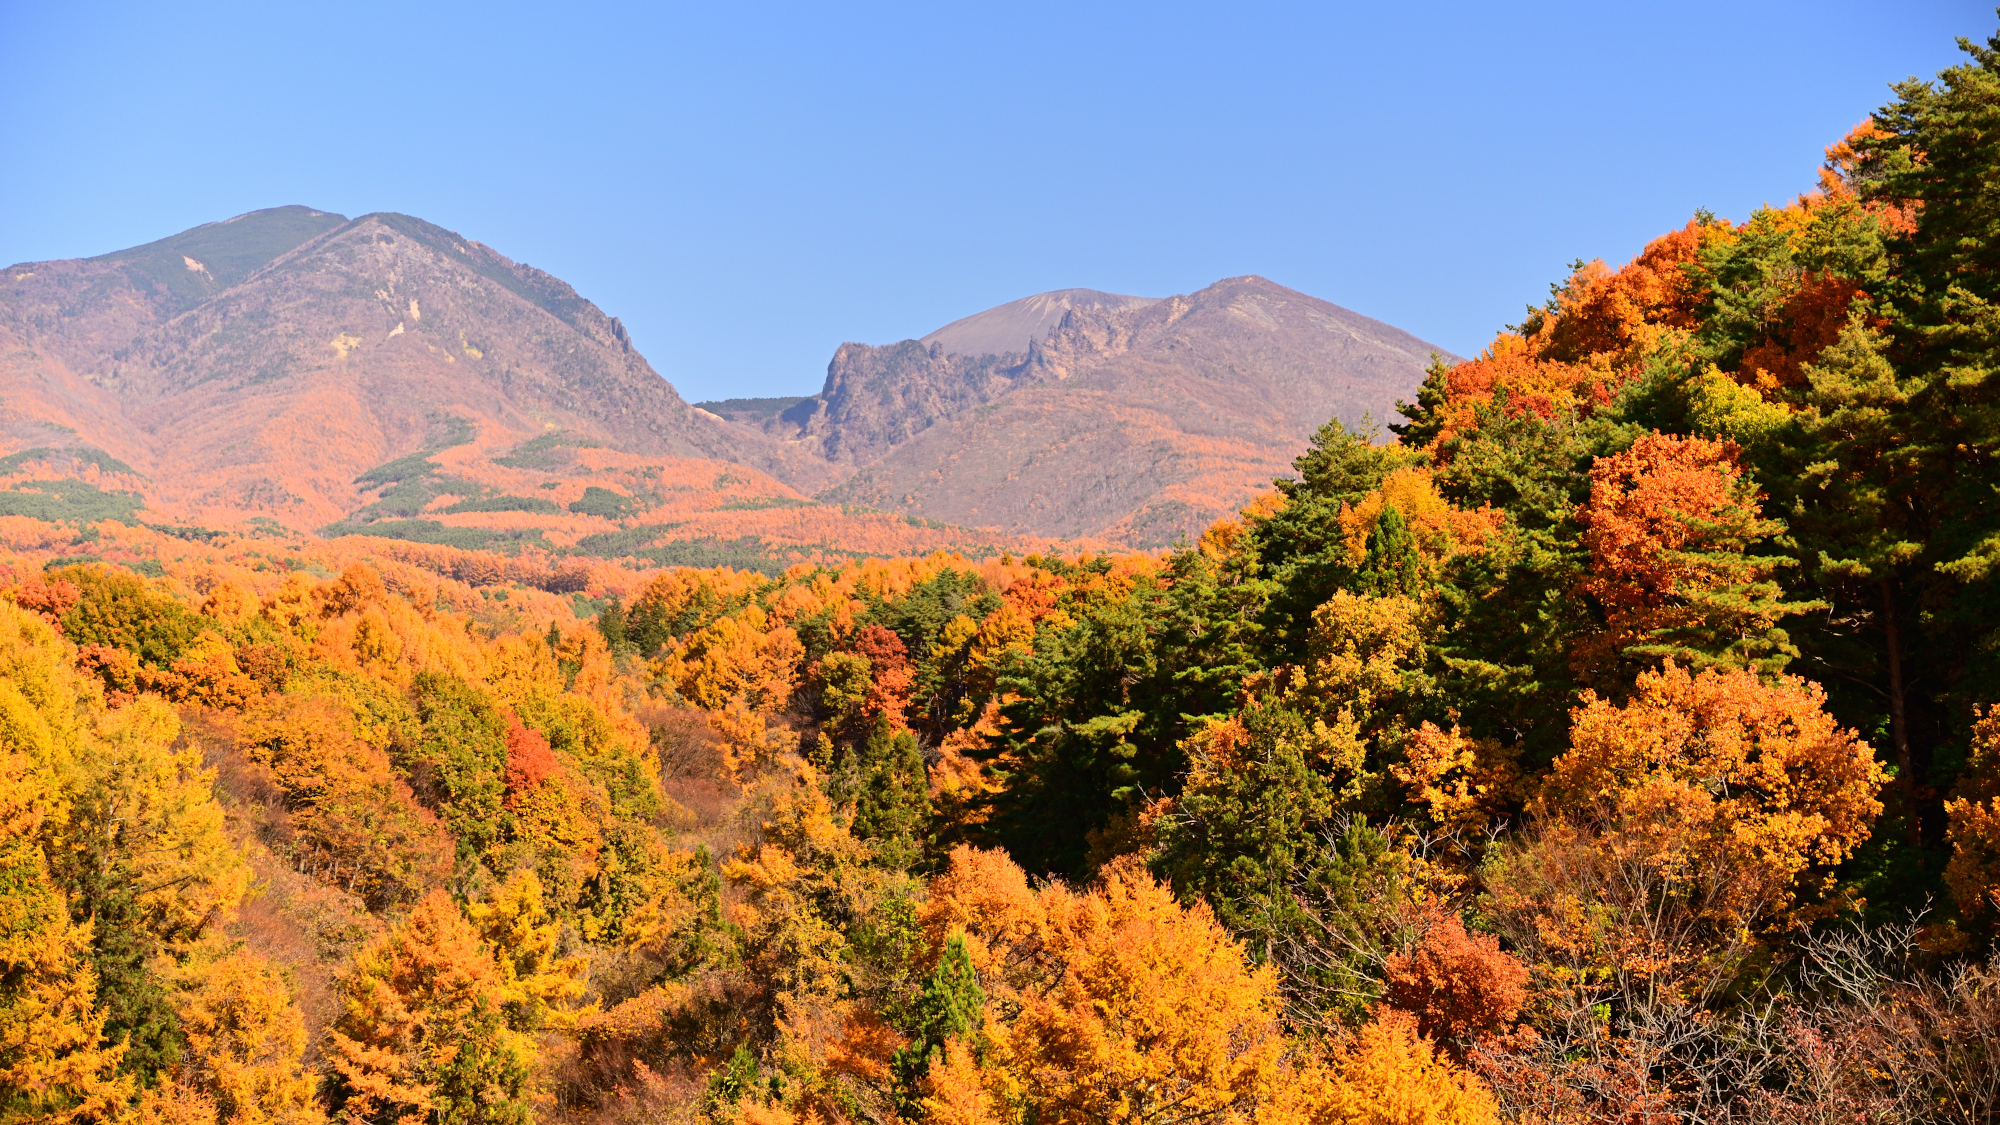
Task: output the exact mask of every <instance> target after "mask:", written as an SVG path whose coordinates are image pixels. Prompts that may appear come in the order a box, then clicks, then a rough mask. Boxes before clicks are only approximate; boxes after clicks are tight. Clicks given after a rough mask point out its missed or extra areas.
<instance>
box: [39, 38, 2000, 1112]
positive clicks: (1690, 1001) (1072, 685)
mask: <svg viewBox="0 0 2000 1125" xmlns="http://www.w3.org/2000/svg"><path fill="white" fill-rule="evenodd" d="M1966 51H1967V55H1968V57H1967V60H1966V61H1965V62H1964V63H1963V64H1962V65H1959V66H1957V67H1955V68H1953V69H1950V70H1947V71H1945V72H1943V73H1942V74H1940V75H1938V76H1937V78H1936V79H1935V80H1932V81H1911V82H1908V83H1904V84H1900V85H1898V86H1896V87H1895V89H1894V94H1895V97H1894V100H1893V101H1891V102H1890V103H1889V104H1888V105H1886V106H1885V107H1884V108H1882V109H1881V110H1880V111H1878V112H1877V113H1875V114H1874V115H1873V116H1872V118H1871V119H1870V120H1868V121H1867V122H1865V123H1863V124H1862V125H1861V126H1859V127H1858V128H1856V129H1855V130H1854V131H1853V132H1852V133H1851V134H1850V135H1849V136H1847V137H1846V138H1845V139H1843V140H1841V141H1840V142H1839V143H1837V144H1835V145H1833V146H1832V147H1831V148H1830V149H1829V150H1828V152H1827V162H1826V165H1825V167H1824V170H1823V171H1822V173H1821V176H1820V183H1819V187H1818V188H1817V189H1816V190H1814V191H1812V192H1810V193H1809V194H1807V195H1804V196H1802V197H1800V198H1798V199H1797V200H1795V201H1794V202H1792V203H1790V204H1788V205H1785V206H1782V207H1770V208H1765V209H1762V210H1759V211H1757V212H1756V213H1755V214H1753V215H1751V216H1749V217H1748V218H1747V219H1746V220H1744V221H1741V222H1731V221H1728V220H1725V219H1722V218H1718V217H1717V216H1715V215H1712V214H1708V213H1705V212H1697V213H1696V214H1695V215H1694V216H1693V217H1692V219H1691V221H1689V222H1688V223H1687V224H1686V225H1685V226H1684V227H1682V228H1680V229H1678V230H1673V231H1670V232H1668V233H1666V234H1663V235H1662V236H1661V237H1659V238H1658V239H1656V240H1655V241H1653V242H1652V243H1651V244H1649V245H1648V246H1646V248H1645V249H1644V251H1643V252H1642V253H1641V254H1639V255H1638V257H1636V258H1635V259H1633V260H1632V261H1631V262H1629V263H1627V264H1625V265H1623V266H1621V267H1618V268H1615V269H1614V268H1611V267H1608V266H1606V265H1605V264H1603V263H1601V262H1587V263H1579V264H1578V265H1577V266H1576V268H1575V270H1574V272H1573V273H1572V274H1571V275H1570V276H1569V277H1567V278H1566V279H1564V280H1563V281H1561V282H1560V283H1559V284H1557V285H1556V286H1554V287H1553V291H1552V294H1551V296H1550V297H1549V298H1548V300H1547V301H1546V303H1544V304H1542V305H1540V306H1538V307H1534V308H1532V309H1531V310H1530V311H1529V312H1528V314H1527V316H1526V317H1525V319H1524V320H1523V322H1522V323H1521V324H1520V325H1518V326H1515V327H1513V328H1510V329H1508V330H1507V331H1505V332H1502V333H1501V334H1500V335H1498V336H1497V337H1496V338H1495V339H1494V340H1493V342H1492V344H1491V345H1490V346H1489V347H1488V348H1487V349H1486V350H1485V352H1484V353H1483V354H1481V355H1480V356H1478V357H1477V358H1475V359H1473V360H1471V361H1468V362H1465V363H1462V364H1458V365H1455V366H1451V365H1447V364H1445V363H1443V362H1439V363H1437V364H1434V366H1433V368H1432V371H1431V373H1430V375H1429V378H1428V379H1427V380H1426V382H1425V383H1424V385H1423V388H1422V391H1421V393H1420V395H1419V397H1418V401H1416V402H1414V403H1410V404H1407V405H1406V406H1405V407H1404V416H1403V417H1402V418H1400V419H1385V420H1383V421H1384V422H1385V423H1393V424H1392V425H1388V426H1387V428H1386V430H1385V431H1377V430H1375V429H1373V428H1371V427H1368V426H1363V427H1358V428H1353V429H1350V428H1347V427H1344V426H1342V425H1341V424H1340V423H1339V422H1337V421H1335V422H1330V423H1328V424H1327V425H1326V426H1325V427H1324V428H1323V429H1322V430H1321V431H1320V433H1319V434H1318V436H1317V437H1316V438H1315V439H1314V441H1313V443H1312V446H1311V448H1310V450H1309V451H1308V452H1306V453H1305V454H1304V455H1303V456H1301V457H1300V458H1299V459H1298V461H1297V463H1296V474H1295V475H1294V476H1292V477H1289V478H1286V479H1284V480H1281V481H1278V482H1277V483H1276V486H1275V488H1274V489H1273V490H1272V491H1270V492H1269V493H1267V494H1266V495H1264V496H1262V497H1260V498H1259V499H1258V500H1256V501H1255V502H1254V503H1252V504H1251V505H1249V506H1248V507H1247V508H1245V509H1244V510H1243V511H1242V512H1241V513H1240V514H1239V515H1238V516H1237V517H1235V518H1233V519H1229V520H1225V521H1222V522H1220V523H1217V524H1215V525H1214V526H1212V527H1210V528H1209V529H1208V530H1207V531H1206V532H1205V533H1204V534H1202V535H1201V536H1200V538H1199V540H1198V541H1196V542H1192V543H1185V544H1183V545H1181V546H1179V547H1177V548H1176V549H1173V550H1171V551H1165V552H1160V553H1155V554H1138V553H1125V554H1121V553H1085V554H1078V553H1056V552H1052V553H1047V554H1035V555H1028V556H1025V557H1015V556H1013V555H997V556H993V557H988V558H983V559H969V558H966V557H964V556H960V555H950V554H935V555H931V556H929V557H924V558H909V559H896V560H861V561H854V562H849V563H845V564H842V565H837V566H823V565H813V564H801V565H799V566H796V567H793V568H792V569H790V570H788V571H785V572H784V573H782V574H781V575H777V576H769V575H765V574H760V573H756V572H752V571H740V570H732V569H726V568H725V569H711V570H699V569H687V568H681V569H661V570H656V571H652V572H650V573H649V574H648V575H646V576H645V578H644V580H643V582H641V583H636V584H634V585H633V587H632V588H631V589H629V590H626V591H624V592H623V593H624V596H622V597H621V596H613V594H611V593H608V592H605V591H602V590H598V591H595V592H594V593H593V592H586V593H583V594H575V595H574V596H564V597H558V596H557V595H555V594H552V593H547V592H544V591H538V590H533V589H527V588H524V587H523V586H521V585H520V584H518V583H516V584H514V585H513V587H512V589H513V590H514V591H516V592H514V593H511V594H510V592H509V590H508V589H506V588H503V587H501V586H499V585H497V584H490V585H488V586H484V587H479V588H475V586H474V585H469V584H468V583H467V582H465V581H462V580H461V579H460V578H459V577H453V576H452V575H450V574H440V573H437V572H436V571H435V568H433V569H426V568H425V566H424V565H421V564H422V562H423V560H422V559H417V560H416V561H409V560H406V559H401V558H397V557H390V556H383V557H378V558H372V559H361V558H355V557H351V554H352V551H351V549H350V551H349V555H342V556H339V557H338V558H336V556H335V555H334V554H332V553H325V554H322V555H319V556H312V557H313V558H314V559H316V560H317V561H314V562H312V563H311V565H298V566H292V565H287V566H273V565H270V562H269V560H268V559H267V558H265V557H264V556H263V555H261V554H259V553H258V551H256V550H252V549H251V546H253V545H254V543H255V541H253V540H249V539H241V540H229V539H218V540H216V541H215V542H213V543H210V544H208V545H206V547H205V548H204V549H203V550H202V551H200V552H196V553H195V554H192V555H189V556H188V560H191V561H182V562H177V563H175V564H174V565H172V566H170V567H166V568H156V569H161V570H162V571H163V572H162V573H161V574H159V575H156V576H153V577H147V576H145V575H142V574H140V573H136V572H134V571H133V570H131V569H129V568H120V567H117V566H111V565H106V564H104V563H101V562H92V563H78V562H75V561H72V560H65V559H60V558H57V559H50V558H47V557H45V556H43V555H37V554H36V553H34V552H32V551H28V552H19V553H14V554H11V555H6V556H0V1118H4V1119H5V1120H7V1121H21V1122H51V1123H55V1122H127V1121H143V1122H163V1123H172V1125H211V1123H214V1125H266V1123H271V1125H279V1123H282V1125H321V1123H324V1122H342V1123H352V1125H363V1123H366V1125H419V1123H424V1125H430V1123H435V1125H475V1123H476V1125H488V1123H491V1125H522V1123H526V1122H529V1121H539V1122H545V1123H559V1122H577V1123H584V1122H602V1123H604V1125H623V1123H626V1122H635V1123H636V1122H652V1121H668V1122H685V1123H690V1125H691V1123H695V1122H715V1123H724V1122H727V1123H731V1125H808V1123H811V1125H836V1123H841V1122H854V1123H860V1122H871V1123H878V1125H881V1123H889V1122H936V1123H939V1125H1001V1123H1006V1125H1014V1123H1022V1125H1028V1123H1033V1125H1057V1123H1069V1122H1076V1123H1081V1122H1130V1123H1135V1125H1136V1123H1147V1125H1154V1123H1157V1125H1180V1123H1192V1122H1237V1121H1242V1122H1251V1121H1255V1122H1269V1123H1274V1125H1276V1123H1283V1125H1290V1123H1307V1122H1310V1123H1313V1125H1325V1123H1333V1122H1353V1123H1368V1125H1405V1123H1407V1125H1419V1123H1422V1125H1433V1123H1436V1125H1445V1123H1484V1122H1497V1121H1503V1120H1504V1121H1524V1122H1538V1123H1539V1122H1548V1123H1557V1122H1561V1123H1571V1122H1617V1123H1628V1122H1629V1123H1642V1122H1643V1123H1648V1125H1650V1123H1656V1122H1667V1121H1687V1122H1720V1121H1741V1122H1788V1123H1790V1122H1826V1123H1832V1122H1854V1123H1864V1122H1865V1123H1875V1122H1883V1123H1900V1122H1952V1123H1964V1125H1974V1123H1980V1122H1992V1121H1995V1120H2000V960H1996V949H2000V946H1997V945H1996V940H2000V710H1995V709H1994V708H1995V706H1996V704H2000V653H1996V645H2000V632H1996V627H2000V494H1996V489H1997V488H2000V467H1996V462H1995V458H1996V456H2000V189H1996V185H2000V141H1996V138H2000V39H1996V40H1994V41H1992V43H1991V44H1990V45H1989V46H1985V47H1981V46H1977V45H1972V44H1967V45H1966ZM232 543H233V544H235V546H232V545H231V544H232ZM327 551H328V552H331V551H332V548H331V547H329V548H327ZM307 554H308V555H311V551H310V550H309V551H308V552H307ZM510 598H511V601H510Z"/></svg>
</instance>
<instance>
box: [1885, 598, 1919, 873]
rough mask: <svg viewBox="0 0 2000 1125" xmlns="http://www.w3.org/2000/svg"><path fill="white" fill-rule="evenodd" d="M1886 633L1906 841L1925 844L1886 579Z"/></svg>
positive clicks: (1899, 640) (1899, 639) (1897, 631)
mask: <svg viewBox="0 0 2000 1125" xmlns="http://www.w3.org/2000/svg"><path fill="white" fill-rule="evenodd" d="M1882 631H1883V634H1884V636H1885V638H1886V639H1887V641H1888V643H1889V736H1890V738H1891V739H1892V740H1894V742H1895V743H1896V791H1897V794H1898V796H1899V797H1900V798H1901V800H1902V802H1903V839H1904V840H1905V841H1906V842H1907V843H1908V844H1909V845H1910V847H1911V848H1913V849H1914V848H1918V847H1921V846H1922V845H1923V827H1922V825H1921V824H1919V823H1918V821H1917V769H1916V764H1915V763H1914V762H1913V761H1912V760H1911V757H1910V723H1909V720H1908V719H1907V718H1906V717H1905V714H1904V709H1903V636H1902V630H1901V628H1900V627H1899V626H1898V624H1897V621H1896V586H1895V583H1894V582H1893V581H1891V580H1890V579H1887V578H1884V579H1883V580H1882Z"/></svg>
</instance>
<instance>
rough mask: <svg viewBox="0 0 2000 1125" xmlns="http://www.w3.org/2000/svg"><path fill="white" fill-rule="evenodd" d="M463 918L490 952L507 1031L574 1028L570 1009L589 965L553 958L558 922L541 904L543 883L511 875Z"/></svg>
mask: <svg viewBox="0 0 2000 1125" xmlns="http://www.w3.org/2000/svg"><path fill="white" fill-rule="evenodd" d="M466 913H467V914H469V915H471V918H472V924H473V925H474V926H475V927H477V928H478V930H479V934H480V936H481V937H483V938H484V939H485V940H486V944H487V946H488V947H489V948H490V949H492V950H493V961H494V964H495V965H496V966H497V967H498V968H499V970H500V994H501V1007H502V1009H503V1010H504V1011H505V1012H506V1013H507V1022H508V1024H509V1026H511V1027H513V1028H514V1029H515V1030H517V1031H533V1030H535V1029H536V1028H539V1027H541V1026H542V1025H543V1023H545V1022H550V1023H554V1024H556V1025H558V1026H569V1025H571V1024H573V1023H574V1022H575V1019H576V1013H574V1012H571V1011H570V1010H569V1009H570V1006H571V1005H573V1004H574V1003H575V1002H576V1001H577V1000H578V999H580V998H581V997H582V996H583V992H584V970H585V969H586V967H587V965H588V961H587V959H586V958H583V957H559V956H557V955H556V950H557V946H558V944H559V943H560V941H561V939H562V922H561V920H560V919H557V918H555V917H554V916H552V915H551V914H550V913H549V909H548V906H547V904H545V903H544V902H543V901H542V881H541V880H540V879H538V878H536V877H535V873H534V872H533V871H530V870H528V869H527V868H525V867H524V868H520V869H518V870H516V871H515V872H514V873H513V874H511V875H509V876H507V879H506V881H505V882H503V883H501V884H500V885H499V886H497V887H495V888H494V889H493V893H492V894H491V895H490V896H489V897H488V898H487V899H486V900H485V901H484V902H476V903H473V904H471V905H470V906H469V907H467V908H466Z"/></svg>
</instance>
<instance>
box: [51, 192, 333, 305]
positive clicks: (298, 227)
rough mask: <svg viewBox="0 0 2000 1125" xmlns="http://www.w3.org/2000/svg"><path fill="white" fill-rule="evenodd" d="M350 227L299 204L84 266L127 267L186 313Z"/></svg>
mask: <svg viewBox="0 0 2000 1125" xmlns="http://www.w3.org/2000/svg"><path fill="white" fill-rule="evenodd" d="M346 221H347V217H346V216H345V215H337V214H335V213H333V212H332V211H319V210H315V209H313V208H311V207H303V206H299V205H297V204H294V205H292V206H288V207H267V208H265V209H263V210H261V211H248V212H245V213H243V214H241V215H238V216H236V217H235V218H233V219H224V220H222V221H221V222H217V223H203V224H201V225H200V226H198V227H191V228H189V229H187V230H184V231H182V232H180V233H179V234H173V235H168V236H167V237H165V238H162V239H159V240H158V241H155V242H148V243H146V244H145V245H143V246H132V247H128V248H126V249H124V250H113V251H112V252H111V253H109V254H99V255H98V256H97V257H95V258H88V259H85V260H86V261H91V262H115V263H118V264H120V265H123V266H124V267H125V269H126V272H127V274H128V275H130V274H138V275H141V276H143V277H144V278H146V279H147V280H149V281H151V282H152V283H153V285H154V286H156V287H157V288H159V289H161V290H164V291H165V292H166V294H167V302H168V306H169V308H171V310H172V311H173V312H176V313H179V312H186V311H187V310H188V309H191V308H193V307H195V306H196V305H198V304H200V303H202V302H203V301H206V300H207V299H209V298H210V297H212V296H214V295H215V294H217V293H220V292H222V291H223V290H224V289H227V288H229V287H230V286H232V285H236V284H238V283H239V282H241V281H242V280H243V279H244V278H246V277H249V276H250V275H251V274H253V273H255V272H257V271H258V270H259V269H262V268H263V267H265V266H267V265H269V264H271V263H272V262H274V261H277V260H278V259H279V258H281V257H283V256H285V255H286V254H288V253H290V252H291V251H293V250H295V249H297V248H298V247H300V246H302V245H304V244H305V243H307V242H309V241H311V240H312V239H314V238H316V237H318V236H319V235H322V234H325V233H326V232H327V231H330V230H332V229H334V228H335V227H338V226H340V225H341V224H342V223H345V222H346Z"/></svg>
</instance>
